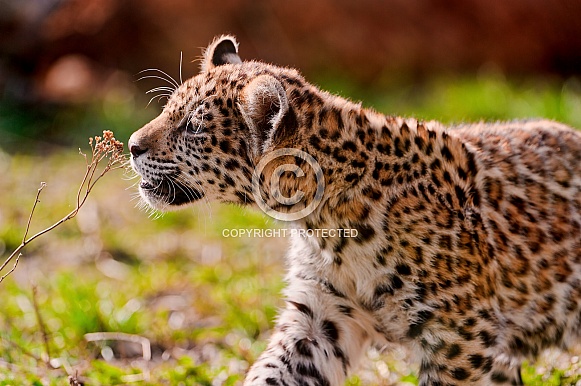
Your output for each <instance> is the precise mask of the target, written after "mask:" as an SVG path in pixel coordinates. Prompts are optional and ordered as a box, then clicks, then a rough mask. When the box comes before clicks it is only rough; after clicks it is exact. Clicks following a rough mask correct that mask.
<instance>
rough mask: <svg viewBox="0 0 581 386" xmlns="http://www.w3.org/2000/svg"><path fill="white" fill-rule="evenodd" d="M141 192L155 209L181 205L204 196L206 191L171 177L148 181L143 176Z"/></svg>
mask: <svg viewBox="0 0 581 386" xmlns="http://www.w3.org/2000/svg"><path fill="white" fill-rule="evenodd" d="M139 193H140V194H141V196H142V197H143V198H144V199H145V201H146V202H147V203H148V204H149V205H150V206H152V207H153V208H155V209H161V210H163V209H167V206H168V205H170V206H176V207H177V206H181V205H185V204H188V203H191V202H194V201H197V200H200V199H201V198H203V197H204V192H203V191H201V190H198V189H194V188H191V187H189V186H186V185H184V184H182V183H180V182H177V181H175V180H174V179H172V178H169V177H163V178H162V179H161V180H160V181H148V180H146V179H145V178H143V177H142V178H141V182H140V183H139Z"/></svg>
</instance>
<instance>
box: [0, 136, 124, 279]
mask: <svg viewBox="0 0 581 386" xmlns="http://www.w3.org/2000/svg"><path fill="white" fill-rule="evenodd" d="M89 144H90V145H91V150H92V152H91V159H90V160H89V158H88V157H87V155H86V154H84V153H83V152H82V151H81V150H80V149H79V152H80V153H81V155H82V156H83V157H84V158H85V163H86V165H87V170H86V172H85V175H84V176H83V180H82V181H81V184H80V185H79V189H78V191H77V205H76V207H75V208H74V209H73V210H72V211H71V212H69V213H68V214H67V215H66V216H64V217H63V218H61V219H60V220H59V221H57V222H55V223H54V224H52V225H51V226H49V227H48V228H45V229H43V230H41V231H40V232H38V233H36V234H34V235H33V236H30V237H29V238H27V237H28V232H29V230H30V224H31V222H32V217H33V215H34V211H35V209H36V205H37V204H38V203H39V202H40V200H39V198H40V194H41V193H42V190H43V189H44V188H45V187H46V183H45V182H42V183H41V184H40V187H39V188H38V191H37V193H36V199H35V200H34V204H33V206H32V210H31V211H30V216H29V217H28V221H27V223H26V230H25V232H24V236H23V237H22V242H21V243H20V245H19V246H18V247H17V248H16V249H15V250H14V251H13V252H12V253H11V254H10V256H8V257H7V258H6V260H4V262H3V263H2V265H0V272H2V270H4V268H6V266H7V265H8V264H9V263H10V262H11V261H12V260H13V259H14V258H15V257H16V260H15V262H14V266H13V267H12V268H11V269H10V270H9V271H8V272H7V273H6V274H4V275H3V276H1V277H0V283H1V282H2V281H3V280H4V279H5V278H6V277H7V276H8V275H10V274H11V273H12V272H14V270H15V269H16V266H17V265H18V262H19V261H20V257H21V256H22V254H21V253H20V252H21V251H22V249H23V248H24V247H25V246H26V245H27V244H28V243H30V242H31V241H33V240H35V239H36V238H38V237H40V236H42V235H44V234H45V233H48V232H50V231H52V230H53V229H54V228H56V227H58V226H59V225H61V224H62V223H64V222H66V221H68V220H70V219H72V218H73V217H75V216H76V215H77V213H79V210H80V209H81V207H82V206H83V204H84V203H85V202H86V200H87V197H88V196H89V193H91V190H92V189H93V187H94V186H95V184H96V183H97V182H98V181H99V180H100V179H101V177H103V176H104V175H105V173H107V172H109V171H111V170H115V169H120V168H122V167H123V161H124V160H125V158H124V156H123V144H122V143H121V142H119V141H117V140H116V139H115V137H113V133H112V132H111V131H104V132H103V137H98V136H97V137H95V138H94V139H93V138H89ZM105 158H107V164H106V165H105V167H104V168H103V169H102V170H101V171H100V172H99V173H97V170H98V167H99V163H100V162H101V161H102V160H103V159H105ZM95 176H96V177H95Z"/></svg>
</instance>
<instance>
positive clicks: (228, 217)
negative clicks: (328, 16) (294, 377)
mask: <svg viewBox="0 0 581 386" xmlns="http://www.w3.org/2000/svg"><path fill="white" fill-rule="evenodd" d="M318 83H319V84H322V85H324V86H325V87H326V88H329V89H331V90H333V91H337V92H340V93H342V94H343V95H346V96H350V97H352V98H353V99H356V100H357V99H361V100H364V105H365V106H374V107H375V108H376V109H377V110H380V111H383V112H385V113H393V114H403V115H408V116H409V115H414V116H419V117H421V118H424V119H440V120H444V121H462V120H468V121H477V120H480V119H485V120H498V119H514V118H528V117H547V118H552V119H557V120H561V121H564V122H567V123H570V124H572V125H576V126H578V127H581V91H580V88H579V85H578V82H576V81H575V80H569V81H568V82H565V83H559V82H558V81H543V82H533V81H523V80H521V81H518V82H517V81H506V80H505V79H502V77H500V76H498V75H484V76H480V77H477V78H460V79H443V78H442V79H438V80H434V81H431V82H427V83H425V84H424V85H422V86H409V87H398V88H394V90H397V91H390V92H387V93H384V92H380V91H378V90H373V89H371V90H367V91H361V90H358V89H357V88H354V87H353V85H351V84H349V83H348V82H342V81H338V80H337V79H330V78H327V79H324V78H321V79H319V81H318ZM110 107H111V108H113V109H116V110H114V111H113V112H110V113H108V114H109V115H107V116H99V111H100V108H97V107H95V108H94V109H93V113H91V114H92V115H91V114H89V113H85V114H88V115H85V116H84V117H85V118H83V119H82V122H81V123H79V126H80V127H85V126H87V125H89V124H90V121H91V116H93V115H94V116H96V117H97V118H95V124H94V126H90V125H89V126H90V127H92V129H91V130H87V129H82V130H81V131H82V132H83V133H85V134H83V135H82V136H80V135H79V134H78V133H77V134H75V135H74V136H72V137H71V138H78V137H79V136H80V137H82V140H78V141H77V142H74V143H75V145H74V146H70V149H66V150H63V151H59V152H56V153H53V154H52V155H46V154H41V153H39V154H37V155H35V154H28V155H14V154H13V155H11V156H8V155H6V154H4V153H1V152H0V175H1V176H2V178H1V179H0V252H3V253H0V254H2V255H3V256H7V254H8V253H9V252H10V251H12V250H13V249H14V248H15V247H16V246H17V245H18V244H19V243H20V240H21V238H22V235H23V232H24V227H25V224H26V220H27V217H28V214H29V211H30V207H31V205H32V202H33V200H34V195H35V193H36V189H37V188H38V185H39V183H40V181H46V182H47V183H48V186H47V188H46V189H45V190H44V192H43V195H42V197H41V203H40V204H39V206H38V210H37V213H36V214H35V217H34V220H33V225H32V228H33V229H32V232H34V231H37V230H40V229H42V228H44V227H46V226H48V225H50V224H51V223H52V222H54V221H55V220H57V219H58V218H60V217H61V216H62V215H64V214H65V213H67V212H68V211H70V210H71V209H72V205H73V202H74V196H75V193H76V185H77V184H78V182H79V181H80V179H81V177H82V174H83V173H84V162H83V160H82V159H81V157H80V156H79V155H78V154H75V153H76V150H75V149H76V148H78V147H79V146H81V147H84V148H86V146H85V137H88V136H91V135H95V134H98V132H99V131H100V130H101V129H100V128H101V127H103V126H106V127H107V128H110V127H113V128H116V127H121V126H122V125H126V126H130V125H129V123H128V122H129V120H128V114H129V113H128V112H127V111H126V108H124V107H123V106H110ZM16 110H17V109H16ZM16 110H15V111H16ZM11 111H12V109H11V106H10V105H8V104H6V103H0V112H3V113H4V115H2V114H0V116H3V117H4V118H0V131H2V130H4V131H9V132H10V133H12V135H13V136H14V137H13V138H17V139H18V138H21V137H20V135H21V133H22V132H23V131H24V130H25V128H24V126H26V127H28V128H30V130H32V131H31V132H32V133H37V134H38V133H42V132H43V131H42V130H43V127H42V125H43V124H44V123H42V122H39V121H37V120H36V119H35V118H34V117H27V116H25V115H22V114H21V115H19V114H20V113H18V114H16V115H13V116H11V115H10V112H11ZM131 111H132V110H131ZM7 114H8V115H7ZM6 122H10V125H9V126H10V127H9V128H7V123H6ZM66 124H67V125H74V119H73V118H71V119H70V120H68V121H67V122H66ZM63 130H64V129H63ZM0 134H2V133H0ZM39 135H40V134H39ZM126 135H127V134H126ZM74 141H76V140H74ZM11 148H13V147H11ZM134 182H135V180H127V179H126V178H124V176H123V174H122V173H121V172H116V174H111V175H107V176H106V177H105V179H104V180H103V181H101V182H100V183H99V185H97V188H96V189H95V191H94V192H93V193H92V194H91V196H90V198H89V202H88V204H87V206H86V207H84V208H83V209H82V210H81V212H80V214H79V216H78V217H77V218H75V219H74V220H72V221H70V222H68V223H66V224H64V225H63V226H62V227H61V228H58V229H56V230H55V231H54V232H52V233H49V234H48V235H46V236H44V237H42V238H40V239H38V240H37V242H34V243H33V244H31V245H30V246H29V247H27V248H26V249H25V250H24V256H23V258H22V260H21V262H20V265H19V266H18V268H17V269H16V271H15V272H14V274H13V275H12V276H10V277H9V278H8V279H7V280H6V281H4V282H3V283H1V284H0V385H63V384H68V380H67V379H68V376H69V375H76V374H78V376H79V378H81V379H84V380H86V381H87V384H90V385H114V384H143V385H160V384H167V385H212V384H216V383H217V384H224V385H232V384H238V383H240V382H241V380H242V379H243V374H244V373H245V371H246V369H247V367H248V366H249V364H250V363H252V362H253V361H254V360H255V358H256V357H257V356H258V355H259V354H260V352H261V351H262V350H263V349H264V347H265V344H266V341H267V339H268V336H269V333H270V330H271V328H272V324H273V320H274V318H275V315H276V312H277V309H278V308H279V307H281V306H282V300H281V297H280V291H281V289H282V288H283V282H282V278H283V275H284V261H283V254H284V250H285V248H286V246H285V240H282V239H278V238H272V239H266V238H227V237H223V235H222V231H223V230H224V229H231V228H270V227H276V226H278V225H277V224H276V223H274V222H273V221H272V220H270V219H269V218H267V217H265V216H263V215H261V214H260V213H259V212H255V211H251V210H247V209H244V208H238V207H234V206H220V205H211V206H206V205H203V204H202V205H199V206H198V207H196V208H194V209H191V210H185V211H182V212H176V213H168V214H165V215H164V216H163V217H161V218H158V219H154V218H149V217H148V215H147V213H145V212H143V211H139V210H137V209H136V208H135V207H134V203H135V201H134V200H132V198H133V196H134V193H135V189H134V188H131V185H132V184H133V183H134ZM33 288H36V290H34V291H33ZM33 293H35V294H36V295H33ZM35 303H36V306H35ZM41 323H42V326H44V327H41ZM92 332H123V333H127V334H134V335H137V336H141V337H144V338H146V339H148V340H149V342H150V344H151V350H152V359H151V360H149V361H147V360H144V359H143V356H142V351H141V347H140V346H138V345H135V344H129V343H124V342H123V341H117V340H111V341H103V342H88V341H87V340H86V339H85V337H84V336H85V334H87V333H92ZM45 341H46V343H45ZM47 347H48V353H47ZM47 354H50V357H48V355H47ZM550 358H552V357H550ZM550 358H549V359H544V360H541V361H540V362H539V363H535V364H531V365H528V366H527V367H525V370H524V371H523V377H524V379H525V381H526V383H527V384H528V385H545V384H549V385H567V384H575V382H576V381H578V380H579V379H580V376H579V373H580V371H579V365H578V363H577V362H576V361H575V360H574V358H573V360H571V359H570V358H569V357H565V359H562V358H561V357H558V358H561V359H554V360H553V359H550ZM48 359H50V361H48ZM416 373H417V366H416V365H413V364H410V363H409V362H408V359H407V354H406V352H405V351H403V350H402V351H397V350H396V351H394V352H391V353H387V354H386V355H384V354H381V355H380V354H379V353H377V352H374V351H371V352H370V353H369V354H368V359H367V360H365V361H364V363H363V365H362V367H361V369H360V370H359V371H358V372H357V374H356V375H354V376H352V377H351V378H349V380H348V382H347V383H348V384H349V385H366V384H379V385H388V384H394V383H396V382H407V383H409V384H417V379H416V377H415V374H416Z"/></svg>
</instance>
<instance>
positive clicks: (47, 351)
mask: <svg viewBox="0 0 581 386" xmlns="http://www.w3.org/2000/svg"><path fill="white" fill-rule="evenodd" d="M36 297H37V289H36V286H33V287H32V305H33V307H34V313H35V314H36V321H37V323H38V327H39V328H40V332H41V333H42V340H43V342H44V350H45V354H46V358H42V359H43V361H44V363H49V362H50V345H49V339H48V332H47V330H46V325H45V324H44V320H43V319H42V315H41V314H40V309H39V307H38V300H37V299H36Z"/></svg>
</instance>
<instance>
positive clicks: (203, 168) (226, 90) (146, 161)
mask: <svg viewBox="0 0 581 386" xmlns="http://www.w3.org/2000/svg"><path fill="white" fill-rule="evenodd" d="M296 79H301V78H300V75H298V73H297V72H296V71H294V70H290V69H283V68H279V67H275V66H271V65H268V64H264V63H261V62H254V61H250V62H242V61H241V60H240V57H239V56H238V43H237V42H236V40H235V39H234V38H233V37H231V36H222V37H220V38H217V39H216V40H214V42H212V43H211V44H210V45H209V46H208V48H207V49H206V50H205V53H204V58H203V63H202V70H201V72H200V74H198V75H197V76H195V77H193V78H191V79H189V80H187V81H185V82H184V83H183V84H182V85H180V86H179V87H178V88H177V89H176V90H175V91H174V92H173V94H172V95H171V97H170V99H169V100H168V103H167V104H166V106H165V107H164V109H163V111H162V113H161V114H160V115H159V116H158V117H157V118H155V119H154V120H152V121H151V122H149V123H148V124H146V125H145V126H144V127H142V128H141V129H139V130H138V131H136V132H135V133H133V135H132V136H131V138H130V139H129V143H128V144H129V150H130V152H131V165H132V166H133V168H134V169H135V171H136V172H137V173H138V174H139V175H140V176H141V183H140V185H139V191H140V194H141V196H142V198H143V199H144V200H145V202H147V203H148V204H149V205H150V206H152V207H153V208H155V209H159V210H169V209H172V208H177V207H181V206H184V205H187V204H189V203H192V202H194V201H197V200H200V199H203V198H204V199H208V200H218V201H222V202H237V203H248V202H252V187H251V183H252V173H253V170H254V167H255V165H256V163H257V161H258V160H259V159H260V158H261V156H262V155H263V154H264V153H265V152H266V151H268V150H270V149H273V148H275V147H277V146H283V145H284V144H285V143H286V142H288V141H292V137H293V135H294V132H296V125H297V123H296V116H295V114H294V112H293V109H292V107H290V106H289V98H288V96H287V89H288V87H289V85H290V84H291V83H289V82H296Z"/></svg>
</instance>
